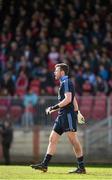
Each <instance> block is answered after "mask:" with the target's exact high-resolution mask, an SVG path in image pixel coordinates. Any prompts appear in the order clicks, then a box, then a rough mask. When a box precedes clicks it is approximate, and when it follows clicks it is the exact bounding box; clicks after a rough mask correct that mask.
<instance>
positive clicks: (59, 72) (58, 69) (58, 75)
mask: <svg viewBox="0 0 112 180" xmlns="http://www.w3.org/2000/svg"><path fill="white" fill-rule="evenodd" d="M54 75H55V79H60V78H61V70H60V68H59V67H56V69H55V71H54Z"/></svg>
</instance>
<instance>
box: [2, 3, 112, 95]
mask: <svg viewBox="0 0 112 180" xmlns="http://www.w3.org/2000/svg"><path fill="white" fill-rule="evenodd" d="M59 62H65V63H67V64H69V66H70V76H71V78H72V80H73V82H74V84H75V87H76V93H77V94H78V95H83V94H85V93H88V94H91V95H97V94H98V93H104V94H106V95H110V94H111V93H112V0H106V1H105V0H92V1H90V0H52V1H51V0H48V1H44V0H34V1H31V0H29V1H27V0H22V1H20V0H16V1H15V0H10V1H9V0H4V1H3V0H1V1H0V95H1V96H7V95H11V96H19V95H24V94H25V93H26V92H27V89H28V87H30V88H31V89H33V90H34V91H35V92H36V93H37V94H38V95H47V94H48V95H55V94H56V93H57V86H58V82H57V81H55V80H54V74H53V71H54V69H53V68H54V65H55V64H56V63H59Z"/></svg>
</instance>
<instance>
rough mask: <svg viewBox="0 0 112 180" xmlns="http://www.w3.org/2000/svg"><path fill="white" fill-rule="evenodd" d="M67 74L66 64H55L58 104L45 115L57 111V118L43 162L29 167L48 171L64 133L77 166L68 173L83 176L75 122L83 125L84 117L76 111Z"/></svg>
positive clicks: (72, 90)
mask: <svg viewBox="0 0 112 180" xmlns="http://www.w3.org/2000/svg"><path fill="white" fill-rule="evenodd" d="M68 73H69V67H68V65H67V64H64V63H60V64H56V66H55V72H54V75H55V79H57V80H60V87H59V91H58V101H59V103H58V104H56V105H54V106H51V107H48V108H47V109H46V113H47V114H51V113H52V112H54V111H57V110H58V117H57V118H56V120H55V123H54V126H53V130H52V131H51V134H50V138H49V144H48V148H47V152H46V155H45V157H44V159H43V161H42V162H41V163H40V164H34V165H31V167H32V168H34V169H38V170H41V171H43V172H46V171H47V170H48V164H49V162H50V160H51V158H52V156H53V155H54V154H55V151H56V146H57V143H58V140H59V138H60V136H61V135H62V134H63V133H64V132H65V133H66V135H67V137H68V139H69V141H70V143H71V144H72V146H73V150H74V153H75V156H76V158H77V164H78V166H77V169H73V170H72V171H70V172H69V173H77V174H85V173H86V170H85V167H84V161H83V151H82V147H81V144H80V142H79V139H78V136H77V120H78V122H79V123H84V117H83V116H82V115H81V113H80V111H79V109H78V104H77V101H76V98H75V92H74V87H73V83H72V82H71V80H70V79H69V78H68Z"/></svg>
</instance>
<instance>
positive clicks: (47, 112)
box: [46, 106, 52, 115]
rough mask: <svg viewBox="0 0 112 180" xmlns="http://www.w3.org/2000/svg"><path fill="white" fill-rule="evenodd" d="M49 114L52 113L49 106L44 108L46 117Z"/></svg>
mask: <svg viewBox="0 0 112 180" xmlns="http://www.w3.org/2000/svg"><path fill="white" fill-rule="evenodd" d="M51 113H52V107H51V106H50V107H48V108H46V114H47V115H48V114H51Z"/></svg>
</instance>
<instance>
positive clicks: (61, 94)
mask: <svg viewBox="0 0 112 180" xmlns="http://www.w3.org/2000/svg"><path fill="white" fill-rule="evenodd" d="M66 92H71V93H72V101H71V102H70V103H69V104H68V105H66V106H64V107H63V108H60V111H59V114H60V113H63V112H65V111H66V113H67V112H70V111H73V110H74V105H73V99H74V96H75V90H74V86H73V83H72V81H71V80H70V79H69V78H68V76H63V77H62V78H61V82H60V88H59V91H58V101H59V102H60V101H62V100H63V99H64V98H65V93H66Z"/></svg>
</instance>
